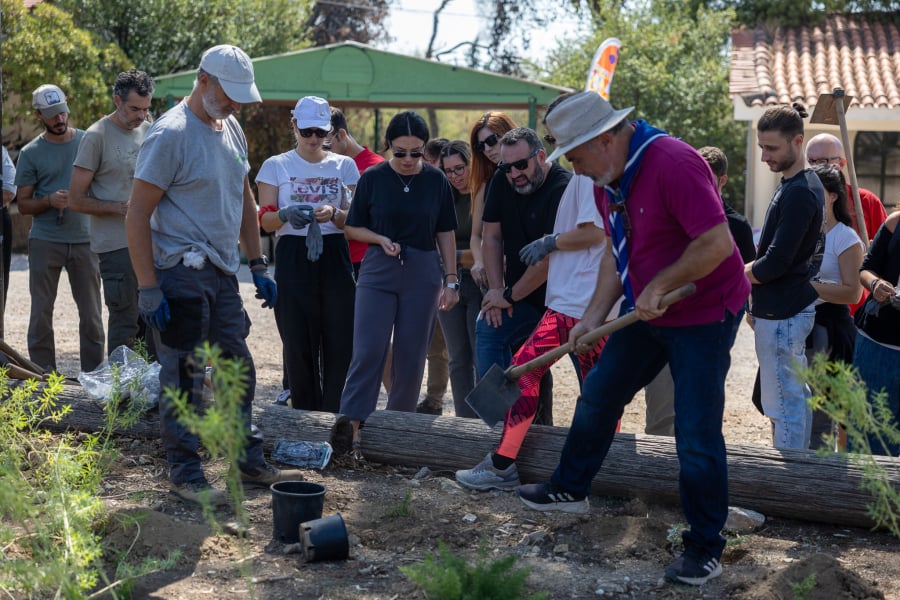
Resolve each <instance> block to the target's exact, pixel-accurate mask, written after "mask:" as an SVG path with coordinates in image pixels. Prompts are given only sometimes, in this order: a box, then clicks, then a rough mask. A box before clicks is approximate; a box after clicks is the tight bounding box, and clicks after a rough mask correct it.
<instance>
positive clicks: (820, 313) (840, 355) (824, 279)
mask: <svg viewBox="0 0 900 600" xmlns="http://www.w3.org/2000/svg"><path fill="white" fill-rule="evenodd" d="M815 172H816V174H817V175H818V176H819V179H820V180H821V181H822V185H823V186H824V187H825V252H824V254H823V256H822V266H821V267H820V268H819V274H818V275H817V276H816V277H815V278H814V279H813V280H812V285H813V287H814V288H816V291H817V292H818V293H819V301H818V304H817V305H816V323H815V326H814V327H813V331H812V333H811V334H810V336H809V339H808V340H807V353H808V354H809V355H810V359H811V358H812V354H815V353H824V354H827V355H828V360H829V361H837V360H841V361H844V362H845V363H847V364H851V363H852V362H853V347H854V343H855V340H856V327H855V326H854V324H853V318H852V317H851V316H850V308H849V306H848V305H849V304H854V303H856V302H858V301H859V297H860V295H861V294H862V285H861V284H860V283H859V268H860V265H862V261H863V254H864V251H863V244H862V242H861V241H860V240H859V236H858V235H857V234H856V231H854V229H853V227H852V221H851V220H850V213H849V212H848V211H847V185H846V182H845V181H844V175H843V174H842V173H841V172H840V170H838V169H835V168H834V167H831V166H821V167H816V168H815ZM832 429H833V424H832V423H831V421H830V420H829V419H828V417H827V416H826V415H825V414H824V413H821V412H820V411H816V412H815V413H814V414H813V429H812V437H811V438H810V439H811V441H810V447H811V448H813V449H816V448H819V447H820V446H821V445H822V443H823V441H822V436H823V434H827V433H831V432H832Z"/></svg>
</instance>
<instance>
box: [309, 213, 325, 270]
mask: <svg viewBox="0 0 900 600" xmlns="http://www.w3.org/2000/svg"><path fill="white" fill-rule="evenodd" d="M322 246H323V241H322V228H321V227H319V222H318V221H313V222H312V223H310V224H309V230H307V232H306V258H307V259H309V261H310V262H316V261H317V260H319V257H320V256H322Z"/></svg>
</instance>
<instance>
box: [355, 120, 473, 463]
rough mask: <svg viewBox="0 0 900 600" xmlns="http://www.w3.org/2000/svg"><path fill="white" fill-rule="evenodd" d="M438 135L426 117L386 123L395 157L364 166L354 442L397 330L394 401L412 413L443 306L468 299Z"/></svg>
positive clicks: (358, 225)
mask: <svg viewBox="0 0 900 600" xmlns="http://www.w3.org/2000/svg"><path fill="white" fill-rule="evenodd" d="M428 139H429V135H428V126H427V125H426V124H425V120H424V119H423V118H422V117H421V116H419V115H418V114H416V113H414V112H412V111H404V112H401V113H399V114H397V115H395V116H394V118H393V119H391V121H390V123H389V124H388V126H387V129H386V131H385V150H390V152H391V154H392V155H393V157H392V158H391V160H389V161H387V162H383V163H381V164H379V165H376V166H374V167H371V168H370V169H368V170H367V171H366V172H365V173H363V175H362V177H361V178H360V180H359V184H358V186H357V188H356V194H355V195H354V199H353V204H352V205H351V207H350V212H349V214H348V216H347V222H346V226H345V232H346V235H347V237H348V238H350V239H353V240H359V241H361V242H365V243H367V244H369V249H368V250H367V251H366V256H365V259H364V260H363V262H362V265H361V267H360V271H359V280H358V282H357V286H356V307H355V312H354V330H353V358H352V360H351V363H350V370H349V372H348V374H347V382H346V385H345V386H344V393H343V395H342V397H341V413H342V414H344V415H345V416H346V417H348V418H349V419H350V422H351V424H352V425H353V443H354V446H355V448H354V449H356V448H358V445H359V427H360V425H361V423H362V422H363V421H365V419H366V418H367V417H368V416H369V415H370V414H371V413H372V411H374V410H375V405H376V403H377V401H378V387H379V385H380V383H381V373H382V369H383V368H384V363H385V359H386V355H387V349H388V343H389V342H390V341H391V336H392V334H393V362H392V367H391V391H390V393H389V394H388V404H387V408H388V409H389V410H400V411H406V412H412V411H415V409H416V401H417V400H418V398H419V389H420V387H421V385H422V374H423V372H424V369H425V353H426V350H427V349H428V342H429V337H430V334H431V332H432V331H433V330H434V320H435V318H436V317H435V315H436V312H437V310H438V308H440V309H441V310H450V309H452V308H453V307H454V306H455V305H456V303H457V302H458V301H459V295H458V290H459V276H458V274H457V272H456V239H455V233H454V232H455V230H456V213H455V211H454V208H453V192H452V191H451V188H450V183H449V182H448V181H447V178H446V177H445V176H444V174H443V173H442V172H441V171H440V170H438V169H436V168H434V167H432V166H431V165H428V164H426V163H425V161H424V160H422V158H423V156H424V148H425V143H426V142H427V141H428ZM442 264H443V265H444V269H443V272H442V267H441V265H442Z"/></svg>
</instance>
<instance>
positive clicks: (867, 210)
mask: <svg viewBox="0 0 900 600" xmlns="http://www.w3.org/2000/svg"><path fill="white" fill-rule="evenodd" d="M859 202H860V204H862V211H863V219H864V220H865V222H866V233H867V234H869V240H868V242H870V241H871V240H872V239H873V238H874V237H875V232H877V231H878V228H879V227H881V224H882V223H884V221H885V219H887V211H886V210H884V204H882V203H881V200H879V199H878V196H876V195H875V194H874V193H872V192H870V191H869V190H867V189H865V188H859ZM847 205H848V206H847V208H848V209H849V210H850V220H851V221H853V231H859V230H858V229H857V228H856V205H855V203H854V202H853V188H852V187H850V184H849V183H848V184H847ZM868 242H867V243H866V245H867V246H868ZM868 297H869V291H868V290H867V289H865V288H863V293H862V296H860V298H859V302H857V303H856V304H851V305H850V313H851V314H854V315H855V314H856V310H857V309H858V308H859V307H860V306H862V305H863V304H865V302H866V298H868Z"/></svg>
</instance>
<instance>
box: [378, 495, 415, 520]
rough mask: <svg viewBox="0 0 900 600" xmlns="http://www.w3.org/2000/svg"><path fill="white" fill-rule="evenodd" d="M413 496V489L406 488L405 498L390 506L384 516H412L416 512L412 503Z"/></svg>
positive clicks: (393, 517)
mask: <svg viewBox="0 0 900 600" xmlns="http://www.w3.org/2000/svg"><path fill="white" fill-rule="evenodd" d="M412 497H413V494H412V490H406V495H405V496H403V500H401V501H400V502H397V503H396V504H392V505H390V506H388V507H387V510H385V511H384V516H385V517H389V518H392V519H397V518H400V517H411V516H412V515H413V514H414V513H415V509H414V508H413V505H412Z"/></svg>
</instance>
